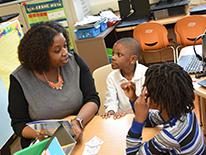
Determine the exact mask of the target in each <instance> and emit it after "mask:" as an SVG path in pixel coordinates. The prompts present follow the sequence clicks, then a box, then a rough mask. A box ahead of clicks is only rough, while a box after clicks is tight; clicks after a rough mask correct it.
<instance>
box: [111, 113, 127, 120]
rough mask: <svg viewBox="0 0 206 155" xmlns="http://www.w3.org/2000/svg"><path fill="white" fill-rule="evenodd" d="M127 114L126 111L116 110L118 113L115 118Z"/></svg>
mask: <svg viewBox="0 0 206 155" xmlns="http://www.w3.org/2000/svg"><path fill="white" fill-rule="evenodd" d="M126 114H127V112H126V111H119V112H116V113H115V114H114V116H113V118H114V119H119V118H121V117H123V116H125V115H126Z"/></svg>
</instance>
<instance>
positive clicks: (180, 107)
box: [144, 63, 194, 119]
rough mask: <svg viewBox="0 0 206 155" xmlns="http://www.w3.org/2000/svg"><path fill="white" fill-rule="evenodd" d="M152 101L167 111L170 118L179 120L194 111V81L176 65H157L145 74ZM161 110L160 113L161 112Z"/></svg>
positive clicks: (145, 84)
mask: <svg viewBox="0 0 206 155" xmlns="http://www.w3.org/2000/svg"><path fill="white" fill-rule="evenodd" d="M144 86H146V88H147V91H148V96H149V97H150V98H151V100H152V101H153V102H154V103H156V104H159V105H160V109H161V110H162V109H165V110H166V112H167V114H168V116H169V118H177V119H180V117H181V116H182V115H184V114H186V113H188V112H191V111H192V109H194V103H193V101H194V91H193V90H194V88H193V84H192V79H191V77H190V76H189V74H188V73H187V72H186V71H184V70H183V68H182V67H180V66H179V65H177V64H175V63H163V64H155V65H152V66H150V67H149V68H148V70H147V71H146V73H145V83H144ZM161 110H160V111H161Z"/></svg>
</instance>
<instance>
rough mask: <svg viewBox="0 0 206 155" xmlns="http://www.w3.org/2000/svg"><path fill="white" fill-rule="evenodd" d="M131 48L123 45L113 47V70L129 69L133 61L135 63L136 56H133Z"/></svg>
mask: <svg viewBox="0 0 206 155" xmlns="http://www.w3.org/2000/svg"><path fill="white" fill-rule="evenodd" d="M132 52H133V51H130V49H129V48H127V47H125V46H124V45H122V44H116V45H114V47H113V53H112V68H113V69H127V68H128V67H129V65H131V64H132V61H133V62H135V60H134V57H135V55H134V54H132Z"/></svg>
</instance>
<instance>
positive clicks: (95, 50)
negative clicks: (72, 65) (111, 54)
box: [75, 26, 115, 72]
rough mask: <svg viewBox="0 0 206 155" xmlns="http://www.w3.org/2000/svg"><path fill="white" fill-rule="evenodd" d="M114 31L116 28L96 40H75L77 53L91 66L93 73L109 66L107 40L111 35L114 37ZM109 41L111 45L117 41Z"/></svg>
mask: <svg viewBox="0 0 206 155" xmlns="http://www.w3.org/2000/svg"><path fill="white" fill-rule="evenodd" d="M113 31H114V26H113V27H109V28H108V29H107V30H105V31H104V32H102V33H101V34H100V35H98V36H97V37H95V38H88V39H82V40H78V39H76V40H75V44H76V48H77V51H78V53H79V55H80V56H81V58H82V59H83V60H84V61H85V63H86V64H87V65H88V66H89V69H90V71H91V72H93V71H94V70H95V69H96V68H99V67H101V66H104V65H106V64H109V59H108V57H107V49H106V48H107V45H106V40H107V39H106V38H107V37H109V35H112V33H113ZM108 41H109V42H110V43H111V42H113V41H115V39H113V40H112V39H109V40H108Z"/></svg>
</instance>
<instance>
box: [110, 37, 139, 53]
mask: <svg viewBox="0 0 206 155" xmlns="http://www.w3.org/2000/svg"><path fill="white" fill-rule="evenodd" d="M117 44H121V45H123V46H125V47H127V48H128V49H129V51H131V52H133V53H132V54H134V55H137V56H138V57H139V55H140V50H141V48H140V43H139V42H138V41H137V40H135V39H134V38H131V37H127V38H121V39H119V40H117V41H116V42H115V44H114V46H116V45H117Z"/></svg>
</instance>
